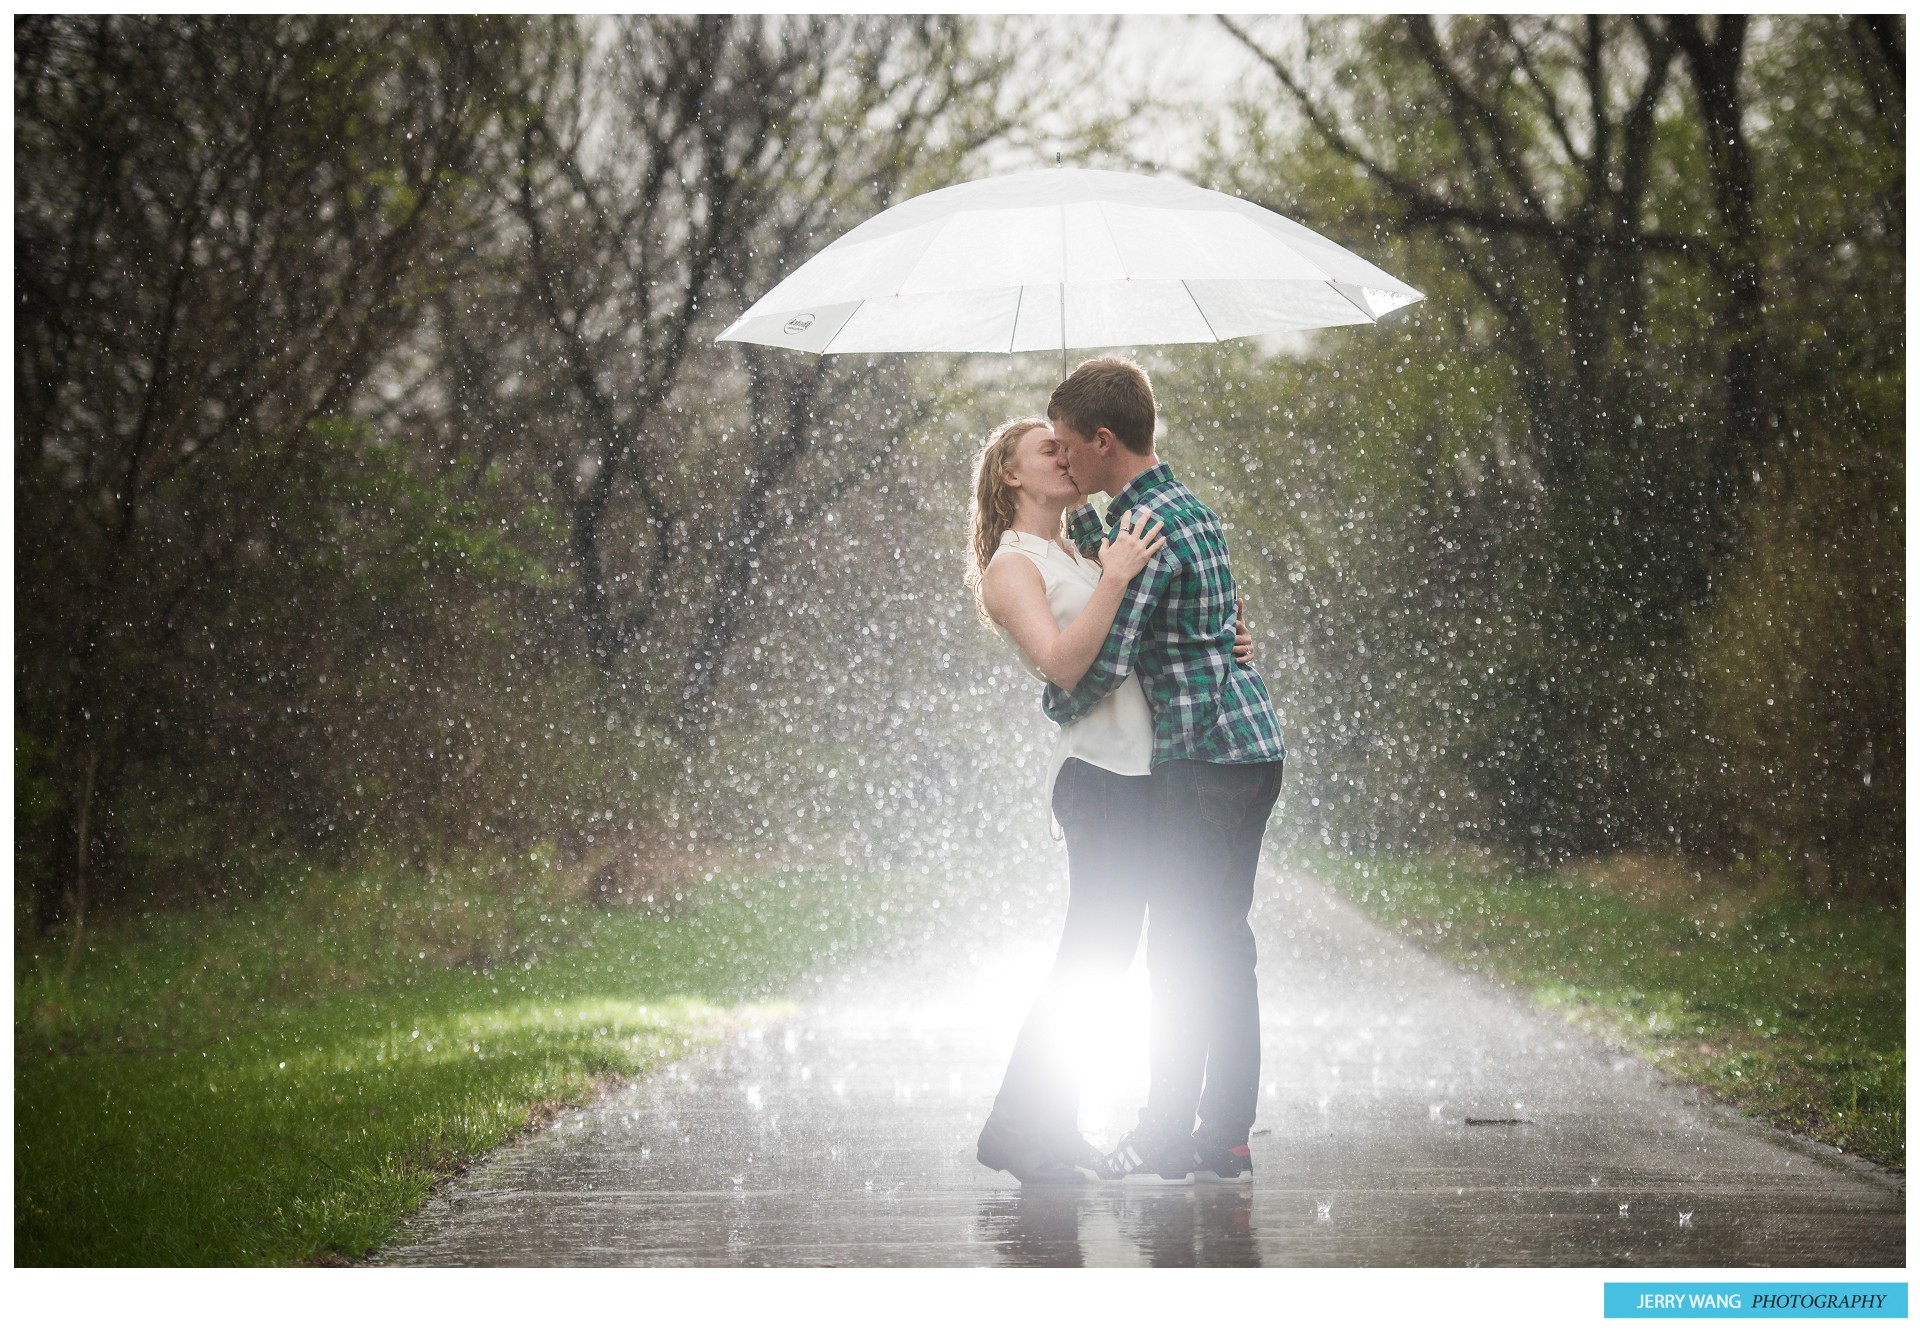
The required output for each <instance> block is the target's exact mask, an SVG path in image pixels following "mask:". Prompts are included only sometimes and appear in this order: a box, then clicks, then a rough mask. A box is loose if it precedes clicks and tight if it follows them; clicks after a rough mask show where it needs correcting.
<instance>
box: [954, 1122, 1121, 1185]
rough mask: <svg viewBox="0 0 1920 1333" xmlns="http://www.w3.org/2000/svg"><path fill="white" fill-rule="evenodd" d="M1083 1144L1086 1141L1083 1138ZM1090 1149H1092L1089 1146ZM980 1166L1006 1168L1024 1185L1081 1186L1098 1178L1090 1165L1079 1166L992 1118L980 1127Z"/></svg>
mask: <svg viewBox="0 0 1920 1333" xmlns="http://www.w3.org/2000/svg"><path fill="white" fill-rule="evenodd" d="M1082 1146H1086V1145H1085V1141H1084V1140H1083V1141H1082ZM1088 1151H1089V1152H1091V1151H1092V1149H1091V1148H1090V1147H1089V1148H1088ZM974 1157H975V1158H976V1159H978V1161H979V1163H980V1165H982V1166H984V1167H987V1168H989V1169H990V1170H994V1171H1005V1172H1007V1173H1008V1174H1009V1175H1011V1176H1012V1177H1013V1178H1014V1179H1015V1180H1017V1181H1019V1182H1020V1183H1021V1184H1022V1185H1081V1184H1085V1183H1086V1182H1088V1181H1090V1180H1095V1179H1098V1176H1097V1175H1096V1173H1095V1172H1094V1170H1093V1168H1092V1167H1091V1166H1090V1165H1077V1164H1075V1163H1074V1162H1071V1161H1068V1160H1067V1159H1066V1158H1064V1157H1062V1156H1060V1154H1059V1153H1057V1152H1055V1151H1053V1150H1052V1149H1050V1148H1047V1147H1043V1146H1042V1145H1041V1144H1039V1143H1037V1142H1035V1141H1034V1140H1032V1139H1030V1138H1028V1137H1027V1136H1025V1135H1023V1134H1018V1133H1014V1132H1012V1131H1009V1130H1006V1129H1002V1128H1001V1127H1000V1126H999V1125H996V1124H995V1123H994V1122H993V1121H991V1120H989V1121H987V1123H986V1124H985V1125H983V1126H982V1127H981V1129H980V1143H979V1146H978V1147H977V1148H976V1149H975V1150H974Z"/></svg>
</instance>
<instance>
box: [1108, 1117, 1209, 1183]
mask: <svg viewBox="0 0 1920 1333" xmlns="http://www.w3.org/2000/svg"><path fill="white" fill-rule="evenodd" d="M1193 1165H1194V1152H1193V1140H1192V1138H1191V1137H1188V1136H1185V1135H1182V1136H1180V1137H1174V1136H1172V1135H1162V1134H1156V1133H1154V1132H1153V1131H1151V1130H1149V1129H1148V1128H1147V1127H1146V1126H1144V1125H1142V1126H1141V1127H1139V1128H1138V1129H1135V1130H1134V1131H1133V1132H1132V1133H1131V1134H1129V1135H1127V1136H1126V1137H1125V1138H1123V1139H1121V1140H1120V1146H1119V1147H1117V1148H1115V1149H1114V1150H1113V1151H1112V1152H1110V1153H1108V1154H1107V1160H1106V1163H1105V1165H1103V1166H1102V1167H1101V1169H1100V1178H1101V1179H1102V1180H1111V1181H1116V1182H1120V1183H1124V1184H1129V1185H1190V1184H1192V1183H1193Z"/></svg>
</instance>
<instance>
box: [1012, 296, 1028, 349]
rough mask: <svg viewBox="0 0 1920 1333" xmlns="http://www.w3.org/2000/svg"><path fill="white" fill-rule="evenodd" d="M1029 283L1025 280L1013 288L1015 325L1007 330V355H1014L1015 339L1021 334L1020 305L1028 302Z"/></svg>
mask: <svg viewBox="0 0 1920 1333" xmlns="http://www.w3.org/2000/svg"><path fill="white" fill-rule="evenodd" d="M1026 300H1027V285H1026V284H1025V283H1024V282H1023V283H1021V284H1020V285H1019V286H1018V287H1015V288H1014V289H1013V327H1012V328H1010V329H1008V330H1007V355H1008V356H1012V355H1013V343H1014V339H1016V338H1018V337H1019V336H1020V307H1021V306H1022V305H1024V304H1026Z"/></svg>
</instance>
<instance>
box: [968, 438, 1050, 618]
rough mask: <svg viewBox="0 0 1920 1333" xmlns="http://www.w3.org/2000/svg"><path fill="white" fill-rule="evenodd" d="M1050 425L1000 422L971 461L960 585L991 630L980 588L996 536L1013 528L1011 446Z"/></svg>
mask: <svg viewBox="0 0 1920 1333" xmlns="http://www.w3.org/2000/svg"><path fill="white" fill-rule="evenodd" d="M1050 424H1051V423H1050V422H1048V420H1047V419H1046V418H1045V417H1015V418H1014V419H1013V420H1012V421H1003V422H1002V423H1000V424H999V425H998V426H995V427H994V428H993V430H992V431H991V432H990V433H989V434H988V435H987V443H986V447H985V448H983V449H981V450H980V452H979V454H978V455H976V456H975V458H974V461H973V503H972V504H971V505H969V506H968V513H967V517H968V525H967V572H966V574H965V576H964V578H963V581H964V582H965V583H966V585H967V591H968V592H970V593H972V594H973V609H974V613H975V614H976V615H978V616H979V617H980V623H981V624H983V625H985V626H986V627H987V628H988V629H992V630H994V633H996V634H997V633H999V630H997V629H994V624H993V617H992V616H990V615H988V614H987V597H986V593H985V591H984V590H983V588H982V581H983V580H984V579H985V578H986V574H987V562H988V561H990V560H992V559H993V553H994V552H995V551H997V550H999V549H1000V536H1001V534H1002V533H1004V532H1005V531H1006V530H1007V529H1008V528H1010V527H1012V526H1013V513H1014V500H1013V490H1012V488H1011V487H1009V486H1008V485H1007V466H1008V465H1009V464H1010V463H1012V462H1013V450H1014V446H1016V445H1018V444H1019V443H1020V439H1021V437H1022V436H1024V435H1025V434H1026V433H1027V432H1028V431H1030V430H1032V429H1034V428H1035V427H1036V426H1046V425H1050Z"/></svg>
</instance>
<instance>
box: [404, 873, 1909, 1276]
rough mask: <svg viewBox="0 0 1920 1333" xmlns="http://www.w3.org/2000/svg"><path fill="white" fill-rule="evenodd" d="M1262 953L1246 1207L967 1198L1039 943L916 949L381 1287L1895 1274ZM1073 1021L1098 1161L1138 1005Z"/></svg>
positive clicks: (1441, 1021) (473, 1202)
mask: <svg viewBox="0 0 1920 1333" xmlns="http://www.w3.org/2000/svg"><path fill="white" fill-rule="evenodd" d="M1255 928H1256V931H1257V932H1258V934H1259V937H1260V942H1261V962H1260V981H1261V1002H1262V1019H1263V1027H1264V1059H1265V1074H1264V1078H1263V1092H1262V1098H1261V1119H1260V1122H1259V1124H1258V1125H1257V1126H1256V1128H1255V1133H1254V1137H1253V1140H1252V1147H1253V1158H1254V1167H1255V1176H1256V1180H1255V1183H1254V1184H1253V1185H1252V1186H1251V1187H1250V1188H1249V1187H1232V1186H1185V1187H1176V1188H1172V1189H1168V1188H1165V1187H1161V1188H1147V1187H1140V1186H1133V1187H1124V1186H1115V1185H1101V1186H1088V1187H1085V1188H1081V1189H1057V1188H1056V1189H1048V1190H1026V1191H1023V1190H1021V1189H1020V1188H1019V1187H1018V1186H1017V1185H1016V1184H1015V1182H1014V1181H1013V1180H1012V1178H1011V1177H1009V1176H1006V1175H1002V1174H998V1173H995V1172H989V1171H987V1170H986V1169H984V1168H982V1167H980V1166H978V1165H977V1164H976V1163H975V1162H974V1161H973V1152H972V1149H973V1141H974V1137H975V1135H976V1134H977V1133H978V1131H979V1125H980V1122H981V1120H982V1118H983V1117H984V1116H985V1115H986V1112H987V1110H988V1108H989V1107H990V1106H991V1104H992V1099H993V1094H994V1091H995V1090H996V1088H997V1086H998V1083H999V1077H1000V1073H1001V1068H1002V1065H1003V1063H1004V1061H1005V1058H1006V1054H1007V1052H1008V1050H1009V1049H1010V1048H1011V1045H1012V1040H1013V1034H1014V1032H1015V1030H1016V1029H1017V1027H1018V1025H1019V1022H1020V1019H1021V1017H1022V1015H1023V1013H1024V1008H1025V1005H1026V1003H1027V1001H1028V1000H1029V999H1030V998H1031V996H1032V994H1033V993H1034V990H1035V988H1036V986H1037V985H1038V982H1039V979H1040V977H1041V976H1042V975H1043V974H1044V972H1045V969H1046V965H1047V961H1048V956H1049V949H1050V945H1051V943H1052V940H1051V938H1047V939H1045V940H1042V941H1035V940H1031V939H1029V940H1024V941H1022V940H1020V939H1017V938H1011V939H1010V938H1007V937H1006V936H1005V935H1002V936H1001V937H999V938H998V939H992V938H987V939H985V942H983V943H980V944H975V945H963V944H960V943H958V942H955V941H951V940H941V941H938V942H936V943H934V944H928V945H923V946H921V948H920V949H919V950H918V952H917V953H916V954H913V955H911V956H903V957H900V958H897V959H894V960H892V961H890V962H888V963H886V964H883V965H880V966H877V967H876V968H875V969H874V970H873V971H871V972H870V973H868V974H867V975H865V976H863V977H860V978H857V979H855V980H853V981H851V982H848V983H843V984H842V985H840V986H839V987H838V988H835V989H830V990H828V991H825V992H824V993H822V994H820V995H819V996H817V997H815V998H814V999H812V1000H810V1001H808V1002H807V1003H806V1004H805V1005H804V1006H803V1007H802V1008H801V1009H800V1010H799V1011H798V1012H797V1013H796V1014H795V1015H794V1016H793V1017H791V1018H789V1019H786V1020H782V1021H780V1022H776V1023H770V1024H767V1025H765V1026H762V1027H759V1028H756V1029H752V1030H748V1031H743V1032H741V1033H739V1034H738V1035H737V1036H735V1037H734V1038H732V1039H729V1040H728V1041H726V1042H724V1043H722V1044H720V1045H718V1046H716V1047H714V1048H710V1049H709V1050H706V1051H703V1052H700V1053H698V1054H696V1055H694V1056H692V1057H690V1058H688V1059H687V1060H685V1061H682V1062H680V1063H678V1064H675V1065H672V1066H670V1067H667V1068H665V1069H663V1070H661V1071H658V1072H656V1073H654V1074H652V1075H650V1076H647V1077H645V1078H643V1079H641V1080H639V1081H638V1082H636V1083H634V1084H632V1085H630V1086H628V1087H626V1088H623V1089H621V1090H619V1091H618V1092H616V1093H614V1094H613V1095H611V1096H610V1097H608V1098H606V1099H605V1100H603V1101H602V1102H600V1103H598V1104H596V1105H595V1106H593V1107H591V1108H588V1109H587V1110H584V1111H582V1112H578V1113H574V1114H569V1115H568V1116H566V1117H565V1118H564V1119H562V1120H561V1121H560V1122H559V1123H557V1124H556V1125H554V1126H553V1127H551V1128H550V1129H548V1130H546V1131H544V1132H542V1133H540V1134H537V1135H535V1136H532V1137H530V1138H529V1139H527V1140H525V1141H523V1142H521V1143H519V1144H516V1145H514V1146H512V1147H509V1148H507V1149H504V1150H502V1151H501V1152H499V1153H497V1154H495V1155H494V1156H493V1157H492V1158H490V1159H488V1160H487V1161H486V1162H484V1163H482V1164H481V1165H480V1166H479V1167H477V1168H476V1169H475V1170H473V1171H472V1172H470V1173H468V1174H467V1175H465V1176H463V1177H461V1178H460V1179H459V1180H457V1181H454V1182H452V1183H451V1184H450V1185H449V1186H447V1187H444V1188H443V1189H442V1190H441V1191H439V1192H437V1193H436V1194H435V1196H434V1198H433V1199H432V1201H431V1202H430V1203H429V1205H428V1206H427V1207H426V1208H425V1209H424V1210H423V1211H422V1212H421V1214H420V1215H419V1216H417V1217H416V1218H415V1219H414V1221H413V1223H412V1225H411V1229H410V1233H409V1236H408V1238H407V1239H406V1240H405V1241H404V1242H403V1243H402V1244H401V1245H399V1246H397V1247H396V1248H393V1249H391V1250H389V1251H387V1252H385V1253H384V1254H382V1255H381V1256H379V1259H378V1260H377V1261H378V1262H385V1263H392V1264H409V1265H420V1264H430V1265H629V1264H674V1265H788V1266H793V1265H852V1266H881V1265H914V1266H947V1265H1053V1266H1063V1265H1064V1266H1077V1265H1100V1266H1146V1265H1151V1266H1188V1265H1237V1266H1258V1265H1269V1266H1277V1265H1287V1266H1298V1265H1333V1266H1364V1265H1389V1266H1401V1265H1407V1266H1497V1265H1554V1266H1577V1267H1589V1266H1594V1267H1635V1268H1639V1267H1660V1266H1668V1265H1674V1266H1684V1267H1695V1266H1700V1267H1722V1266H1725V1267H1739V1266H1747V1265H1776V1266H1792V1267H1796V1268H1808V1267H1827V1266H1834V1267H1851V1266H1867V1267H1900V1266H1903V1265H1904V1264H1905V1262H1906V1222H1905V1213H1906V1202H1905V1196H1904V1188H1903V1186H1902V1185H1901V1184H1900V1183H1899V1182H1898V1181H1897V1180H1896V1179H1893V1178H1889V1177H1886V1176H1884V1175H1878V1174H1875V1173H1871V1172H1866V1171H1863V1170H1860V1169H1858V1168H1857V1167H1855V1166H1850V1165H1849V1164H1848V1162H1846V1161H1843V1160H1841V1159H1840V1158H1839V1155H1838V1154H1835V1153H1831V1152H1829V1151H1827V1150H1824V1149H1814V1148H1809V1147H1807V1146H1805V1145H1798V1144H1795V1143H1792V1142H1790V1141H1788V1140H1786V1139H1785V1138H1784V1137H1783V1136H1779V1135H1776V1134H1773V1133H1771V1132H1769V1131H1766V1130H1764V1129H1761V1128H1759V1127H1757V1126H1754V1125H1752V1124H1750V1123H1748V1122H1746V1121H1744V1120H1743V1119H1741V1118H1739V1117H1735V1116H1732V1115H1730V1114H1728V1113H1726V1112H1724V1111H1720V1110H1717V1109H1715V1108H1713V1107H1709V1106H1702V1105H1700V1104H1699V1103H1698V1102H1697V1100H1696V1099H1695V1098H1694V1096H1693V1095H1692V1094H1691V1093H1690V1092H1688V1091H1686V1090H1684V1089H1679V1088H1675V1087H1672V1086H1670V1085H1667V1084H1664V1083H1662V1082H1660V1081H1659V1080H1657V1079H1656V1078H1654V1077H1653V1075H1652V1074H1651V1073H1650V1072H1649V1071H1648V1070H1647V1068H1646V1067H1645V1066H1644V1065H1642V1064H1640V1063H1639V1062H1637V1061H1633V1060H1628V1059H1625V1058H1621V1057H1618V1056H1615V1055H1613V1054H1611V1053H1609V1052H1608V1051H1607V1049H1606V1048H1604V1047H1603V1046H1601V1045H1599V1044H1598V1043H1596V1042H1593V1041H1591V1040H1589V1039H1587V1038H1584V1037H1582V1036H1580V1035H1579V1034H1577V1033H1576V1032H1574V1031H1573V1030H1571V1029H1570V1028H1568V1027H1567V1026H1566V1025H1565V1024H1564V1023H1562V1022H1560V1021H1559V1020H1558V1019H1555V1018H1552V1017H1549V1016H1545V1015H1542V1014H1539V1013H1537V1012H1535V1011H1533V1010H1532V1009H1531V1008H1529V1007H1528V1006H1526V1005H1525V1004H1523V1003H1521V1002H1519V1001H1517V1000H1516V999H1515V998H1513V997H1512V996H1511V995H1510V994H1508V993H1507V992H1505V991H1503V990H1501V989H1500V988H1499V987H1498V986H1496V985H1494V984H1492V983H1489V982H1487V981H1484V980H1481V979H1478V978H1475V977H1472V976H1469V975H1467V974H1465V973H1462V972H1460V971H1458V970H1456V969H1454V968H1452V967H1451V966H1449V965H1447V964H1444V963H1441V962H1439V961H1437V960H1435V959H1433V958H1431V957H1428V956H1426V955H1424V954H1422V953H1420V952H1419V951H1418V950H1416V949H1414V948H1412V947H1411V946H1410V945H1408V944H1407V943H1405V942H1403V941H1401V940H1399V939H1398V938H1396V937H1394V936H1392V935H1390V934H1389V933H1387V932H1386V931H1384V930H1382V929H1380V928H1379V927H1377V926H1375V925H1373V924H1372V923H1371V922H1369V921H1367V920H1365V919H1364V918H1363V917H1362V916H1361V915H1360V914H1359V913H1358V912H1357V911H1356V910H1355V909H1354V908H1352V907H1350V906H1348V905H1347V904H1345V903H1343V902H1341V901H1340V900H1338V899H1337V898H1334V897H1332V896H1331V895H1329V894H1327V893H1326V892H1324V891H1323V890H1321V889H1320V888H1319V887H1318V886H1317V885H1315V884H1312V883H1310V882H1307V881H1304V880H1300V879H1297V878H1286V879H1269V880H1268V881H1267V882H1266V883H1265V884H1264V885H1263V889H1262V894H1261V898H1260V901H1259V902H1258V903H1257V904H1256V909H1255ZM1099 1006H1100V1007H1099V1012H1100V1015H1101V1018H1102V1020H1103V1021H1101V1022H1100V1023H1099V1024H1098V1025H1097V1026H1096V1027H1095V1028H1094V1031H1095V1033H1096V1034H1097V1036H1096V1037H1095V1038H1094V1039H1093V1040H1094V1041H1095V1043H1096V1044H1099V1043H1102V1042H1104V1043H1106V1046H1107V1047H1108V1048H1110V1049H1107V1050H1106V1052H1105V1056H1104V1059H1103V1061H1102V1062H1101V1063H1100V1064H1099V1066H1098V1070H1097V1071H1096V1076H1095V1077H1094V1078H1093V1080H1092V1082H1091V1083H1090V1085H1089V1090H1088V1096H1087V1100H1086V1102H1085V1104H1084V1107H1083V1114H1082V1118H1081V1123H1082V1128H1083V1129H1085V1130H1087V1131H1088V1134H1089V1137H1091V1138H1092V1139H1093V1140H1094V1141H1095V1142H1096V1143H1099V1144H1102V1145H1103V1146H1105V1145H1110V1144H1111V1142H1112V1141H1113V1140H1114V1139H1115V1138H1117V1137H1118V1135H1119V1134H1120V1133H1121V1132H1123V1131H1124V1130H1125V1129H1127V1128H1128V1127H1130V1126H1131V1123H1132V1119H1133V1115H1132V1111H1133V1108H1134V1107H1135V1106H1137V1105H1138V1104H1139V1099H1140V1097H1141V1094H1142V1091H1143V1090H1144V1086H1145V1069H1144V1051H1143V1049H1142V1048H1143V1046H1144V1036H1143V1033H1144V1026H1143V1025H1144V1021H1145V1008H1144V1006H1145V982H1144V977H1143V975H1142V974H1141V973H1140V972H1139V971H1138V970H1137V971H1136V973H1135V974H1134V976H1133V977H1132V978H1130V979H1129V983H1128V984H1127V985H1125V986H1123V987H1122V988H1120V989H1118V990H1117V991H1115V992H1111V993H1109V994H1107V995H1105V996H1103V997H1101V999H1100V1002H1099ZM1469 1119H1473V1120H1489V1121H1491V1120H1506V1121H1513V1120H1517V1121H1524V1122H1525V1123H1521V1124H1479V1125H1475V1124H1469V1123H1467V1122H1468V1121H1469Z"/></svg>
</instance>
